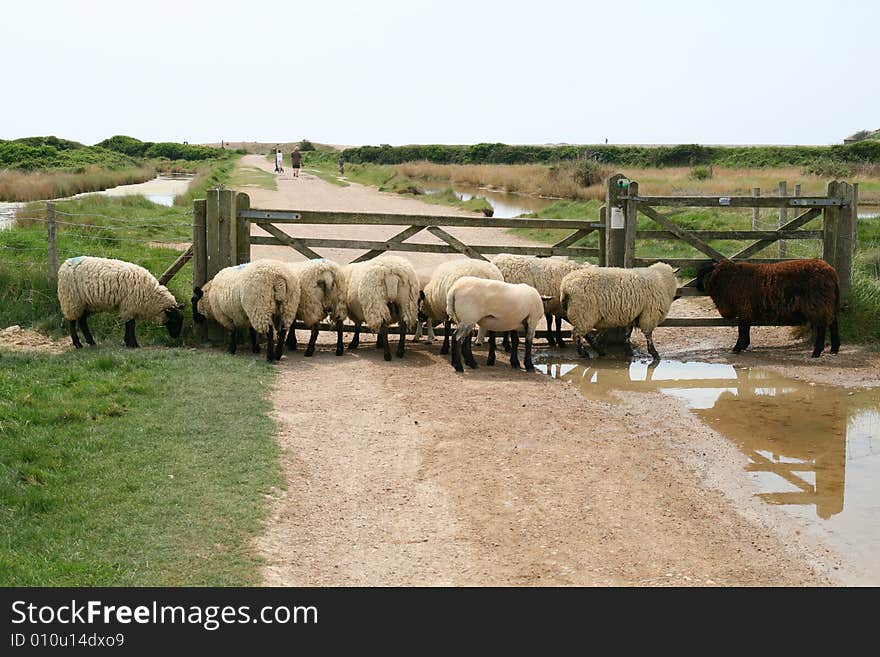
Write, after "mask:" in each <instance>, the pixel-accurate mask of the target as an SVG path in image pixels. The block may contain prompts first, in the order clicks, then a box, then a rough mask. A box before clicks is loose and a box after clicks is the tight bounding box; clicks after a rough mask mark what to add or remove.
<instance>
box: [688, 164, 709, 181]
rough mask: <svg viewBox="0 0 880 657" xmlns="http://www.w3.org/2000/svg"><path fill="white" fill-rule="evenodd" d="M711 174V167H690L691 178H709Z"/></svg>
mask: <svg viewBox="0 0 880 657" xmlns="http://www.w3.org/2000/svg"><path fill="white" fill-rule="evenodd" d="M712 175H713V171H712V167H707V166H702V165H701V166H696V167H691V173H690V177H691V178H692V179H693V180H709V178H711V177H712Z"/></svg>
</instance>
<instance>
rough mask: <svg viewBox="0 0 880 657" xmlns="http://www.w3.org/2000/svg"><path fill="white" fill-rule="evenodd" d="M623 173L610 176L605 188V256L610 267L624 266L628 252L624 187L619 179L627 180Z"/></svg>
mask: <svg viewBox="0 0 880 657" xmlns="http://www.w3.org/2000/svg"><path fill="white" fill-rule="evenodd" d="M625 179H626V177H625V176H624V175H623V174H622V173H615V174H614V175H613V176H611V177H609V178H608V183H607V187H606V189H605V212H606V218H605V240H606V245H605V257H606V260H607V266H608V267H623V262H624V257H625V252H626V216H625V215H624V213H623V202H622V201H621V200H620V196H622V193H623V191H624V189H623V188H622V187H619V186H618V181H620V180H625Z"/></svg>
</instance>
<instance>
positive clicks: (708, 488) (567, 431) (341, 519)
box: [245, 157, 880, 586]
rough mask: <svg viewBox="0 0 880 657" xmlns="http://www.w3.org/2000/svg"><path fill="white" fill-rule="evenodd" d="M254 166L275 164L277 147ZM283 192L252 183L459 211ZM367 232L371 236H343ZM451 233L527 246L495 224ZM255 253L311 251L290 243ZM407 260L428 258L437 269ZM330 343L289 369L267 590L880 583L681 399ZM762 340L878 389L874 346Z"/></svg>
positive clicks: (707, 347) (783, 333)
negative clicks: (602, 396)
mask: <svg viewBox="0 0 880 657" xmlns="http://www.w3.org/2000/svg"><path fill="white" fill-rule="evenodd" d="M245 163H246V164H249V165H252V166H260V167H262V168H265V169H267V170H271V169H270V165H269V163H268V162H267V161H266V160H264V159H263V158H259V157H251V158H247V157H246V158H245ZM278 187H279V189H278V191H277V192H269V191H265V190H253V191H251V205H252V207H264V208H278V209H281V208H285V209H310V208H313V209H326V210H349V211H357V210H361V211H372V212H389V213H390V212H397V213H408V212H412V213H419V214H460V213H458V212H456V211H454V210H451V209H449V208H444V207H442V206H432V205H426V204H422V203H420V202H419V201H416V200H412V199H403V198H399V197H398V196H396V195H393V194H382V193H379V192H376V191H373V190H370V189H368V188H364V187H361V186H357V185H352V186H351V187H347V188H339V187H335V186H332V185H329V184H328V183H325V182H323V181H321V180H320V179H318V178H316V177H314V176H311V175H309V174H304V175H302V176H301V177H300V178H299V179H293V178H292V176H290V175H289V173H285V174H284V175H282V176H279V180H278ZM342 230H346V229H340V228H339V227H331V228H316V229H314V231H313V232H312V233H310V234H327V235H329V234H335V235H339V234H341V231H342ZM391 232H392V233H393V232H396V229H392V230H391ZM354 233H359V234H369V235H371V236H374V235H375V234H376V232H375V231H374V230H373V229H370V228H364V229H360V230H357V231H352V232H349V231H347V230H346V232H345V233H344V234H345V235H346V236H349V235H352V234H354ZM454 234H456V235H457V236H459V237H461V238H462V239H465V240H466V241H477V240H475V239H474V238H475V237H478V238H479V240H478V241H479V242H480V243H484V244H490V243H509V244H513V243H517V242H521V241H519V240H514V239H513V238H511V237H510V236H508V235H506V234H504V233H503V231H499V230H497V229H473V230H472V231H470V230H458V231H454ZM484 240H485V241H484ZM255 252H256V254H255V255H257V256H258V257H259V256H263V257H265V256H268V255H271V256H274V257H290V258H291V259H299V258H300V256H299V255H298V254H296V253H295V252H294V251H292V250H291V249H287V248H273V247H256V248H255ZM322 254H323V255H327V256H329V257H334V258H339V259H344V260H345V261H348V260H350V259H351V258H352V257H354V255H355V254H354V253H346V254H334V253H332V252H327V250H324V251H322ZM407 255H408V256H409V255H412V256H414V257H413V258H412V259H413V261H414V262H415V263H416V265H417V267H418V268H429V267H430V266H431V264H432V262H433V259H430V258H425V259H422V258H420V257H415V256H416V254H407ZM441 257H442V256H441ZM710 304H711V302H710ZM710 304H709V305H708V308H707V304H706V303H705V302H704V300H696V299H682V300H679V301H678V302H676V306H675V307H674V310H673V313H672V315H674V316H682V315H689V314H701V313H706V314H713V313H712V312H711V305H710ZM300 337H301V338H302V337H305V335H304V334H303V335H301V336H300ZM734 340H735V329H733V328H707V329H693V330H688V331H685V330H683V329H674V328H669V329H658V331H657V332H656V333H655V341H656V344H657V345H658V348H659V349H660V351H661V353H662V354H663V355H664V357H669V358H677V359H683V360H710V361H716V362H733V361H730V358H731V355H730V354H729V353H728V351H727V350H728V349H729V347H730V346H731V345H732V344H733V342H734ZM330 342H332V337H331V335H329V334H327V335H322V337H321V340H320V347H319V350H318V352H317V353H316V355H315V357H314V358H311V359H305V358H303V357H302V351H300V352H298V353H295V354H291V355H289V356H286V357H285V358H284V359H283V360H282V362H281V364H280V365H279V367H280V376H279V377H278V380H277V384H276V387H275V389H274V391H273V393H272V399H273V402H274V407H275V411H274V416H275V418H276V420H277V422H278V442H279V445H280V447H281V451H282V459H283V464H284V471H285V475H286V478H287V488H286V489H285V490H279V491H276V492H275V494H274V495H273V505H272V512H271V517H270V518H269V521H268V522H267V525H266V531H265V534H264V535H263V536H261V537H260V538H259V539H258V541H257V545H256V548H257V550H258V551H259V553H260V554H261V556H262V557H263V558H264V559H265V567H264V573H263V574H264V583H265V584H267V585H273V586H275V585H281V586H309V585H344V586H348V585H371V586H372V585H404V586H408V585H512V586H518V585H588V586H589V585H598V586H608V585H614V586H715V585H720V586H829V585H837V584H864V583H872V584H877V583H878V582H865V580H864V579H863V574H862V573H860V572H859V569H858V567H857V566H856V565H854V564H851V563H847V562H846V561H845V560H844V559H843V558H842V557H841V556H840V555H838V554H835V553H834V552H832V551H831V550H830V549H829V548H828V547H827V546H826V545H824V544H823V543H822V542H821V541H820V540H819V537H818V536H816V535H815V534H813V533H811V532H809V531H803V530H804V528H803V527H800V526H799V525H798V524H797V522H796V521H795V520H793V519H792V518H791V517H790V516H787V515H785V514H784V512H782V511H781V510H780V509H779V508H778V507H772V506H770V505H765V504H763V503H762V502H760V501H759V500H757V499H756V498H755V497H754V492H755V491H754V490H753V489H752V488H751V484H750V483H749V481H748V480H747V479H746V478H745V477H744V476H743V467H744V465H745V463H746V457H745V456H744V455H743V454H742V453H741V452H739V451H738V450H737V449H736V448H735V447H734V446H733V445H731V444H730V443H729V442H728V441H726V440H725V439H724V438H722V437H721V436H720V435H718V434H717V433H715V432H714V431H713V430H712V429H710V428H709V427H707V426H706V425H705V424H703V423H702V422H701V421H700V420H699V419H698V418H697V417H696V416H695V415H694V414H692V413H690V412H689V411H688V410H687V409H686V408H685V406H684V404H683V402H680V401H679V400H677V399H673V398H669V397H663V396H661V395H659V394H652V393H640V394H627V395H626V396H620V397H618V399H617V401H616V402H615V403H605V402H597V401H590V400H587V399H585V398H584V397H582V396H581V395H580V394H579V393H578V392H577V391H576V390H575V389H574V388H573V387H572V386H568V385H566V384H564V383H562V382H559V381H556V380H553V379H551V378H550V377H547V376H544V375H541V374H538V373H534V374H527V373H525V372H524V371H513V370H511V368H510V367H508V366H507V365H506V364H504V362H503V358H502V359H500V360H499V365H497V366H496V367H494V368H488V367H485V366H484V367H481V368H480V369H479V370H476V371H468V372H466V373H465V374H463V375H458V374H455V373H454V371H453V370H452V368H451V367H450V366H449V364H448V361H447V360H446V359H445V358H444V357H442V356H440V355H439V354H438V353H437V352H438V347H437V346H436V345H434V346H427V345H412V346H411V347H410V348H409V350H408V352H407V355H406V357H405V358H404V359H403V360H398V359H395V360H394V361H393V362H390V363H385V362H384V361H383V360H382V358H381V352H378V351H376V350H375V349H373V348H372V346H373V345H372V343H371V342H370V340H369V338H368V339H367V340H366V341H364V342H362V347H361V349H359V350H358V351H356V352H347V353H346V354H345V355H344V356H342V357H336V356H335V355H333V353H332V348H331V346H330V344H329V343H330ZM637 344H640V345H641V346H642V347H643V342H641V343H637ZM753 345H754V350H753V351H752V352H751V353H747V354H744V355H742V356H738V357H737V359H738V360H737V362H746V363H753V364H757V363H760V364H761V365H765V366H770V367H777V368H781V369H783V370H784V371H785V372H786V373H787V374H792V373H796V374H797V375H799V376H801V377H802V378H805V379H808V380H815V381H816V382H822V383H835V384H839V385H855V386H870V385H874V386H876V385H880V357H878V356H877V355H871V354H866V353H864V352H862V351H861V350H859V349H856V348H853V347H850V346H846V345H845V346H844V348H843V350H842V353H841V354H840V355H839V356H836V357H834V358H830V357H826V358H823V359H820V360H819V361H818V362H817V361H813V360H811V359H810V358H809V354H808V349H809V348H808V345H807V344H806V343H805V342H804V341H802V340H797V339H793V338H792V337H791V331H790V329H784V328H760V329H755V330H754V333H753ZM568 351H569V352H571V351H573V350H572V349H570V348H569V350H568ZM542 353H547V352H545V351H542ZM484 356H485V351H484V350H477V359H478V361H480V362H481V363H482V362H485V357H484ZM538 356H539V357H540V356H541V353H539V354H538Z"/></svg>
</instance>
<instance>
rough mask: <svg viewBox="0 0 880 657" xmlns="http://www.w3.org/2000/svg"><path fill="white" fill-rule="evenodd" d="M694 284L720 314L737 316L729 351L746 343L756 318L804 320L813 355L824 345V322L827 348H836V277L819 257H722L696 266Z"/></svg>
mask: <svg viewBox="0 0 880 657" xmlns="http://www.w3.org/2000/svg"><path fill="white" fill-rule="evenodd" d="M697 289H699V290H700V291H701V292H706V293H708V294H709V296H710V297H712V301H714V302H715V307H716V308H717V309H718V312H719V313H721V316H722V317H724V318H726V319H738V320H739V337H738V339H737V341H736V345H734V347H733V351H734V353H739V352H741V351H742V350H743V349H745V348H747V347H748V346H749V342H750V339H749V329H750V328H751V325H752V323H754V322H757V321H770V322H779V323H780V324H803V323H809V324H810V326H811V327H812V329H813V332H814V334H815V338H816V341H815V344H814V348H813V358H817V357H818V356H819V355H820V354H821V353H822V350H823V349H824V348H825V329H826V327H828V328H830V331H831V353H832V354H836V353H837V352H838V350H839V349H840V335H839V333H838V330H837V313H838V312H839V311H840V282H839V280H838V277H837V272H836V271H835V270H834V267H832V266H831V265H829V264H828V263H827V262H825V261H824V260H819V259H816V258H814V259H809V260H788V261H783V262H774V263H771V264H751V263H747V262H732V261H730V260H727V259H725V260H721V261H720V262H717V263H715V264H712V265H708V266H706V267H704V268H702V269H701V270H700V271H699V273H698V274H697Z"/></svg>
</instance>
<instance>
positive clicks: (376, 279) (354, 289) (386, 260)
mask: <svg viewBox="0 0 880 657" xmlns="http://www.w3.org/2000/svg"><path fill="white" fill-rule="evenodd" d="M343 273H344V279H345V283H344V285H345V289H346V291H347V294H346V297H347V298H346V302H347V311H346V312H347V314H348V316H349V317H350V318H351V319H352V321H353V322H354V325H355V327H354V337H353V338H352V340H351V342H350V343H349V345H348V348H349V349H357V347H358V344H359V343H360V330H361V324H366V325H367V326H369V327H370V328H371V329H373V330H374V331H376V333H378V340H377V342H376V348H377V349H384V350H385V353H384V357H385V360H391V350H390V347H389V344H388V326H389V325H390V324H394V323H397V324H398V325H399V327H400V342H398V344H397V357H398V358H403V354H404V349H405V347H404V344H405V342H406V331H407V328H408V327H413V328H415V326H416V323H417V322H418V308H419V278H418V274H416V270H415V268H414V267H413V266H412V264H411V263H410V262H409V260H405V259H404V258H401V257H399V256H392V255H386V256H382V257H379V258H374V259H372V260H367V261H366V262H357V263H351V264H349V265H346V266H345V267H344V268H343Z"/></svg>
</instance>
